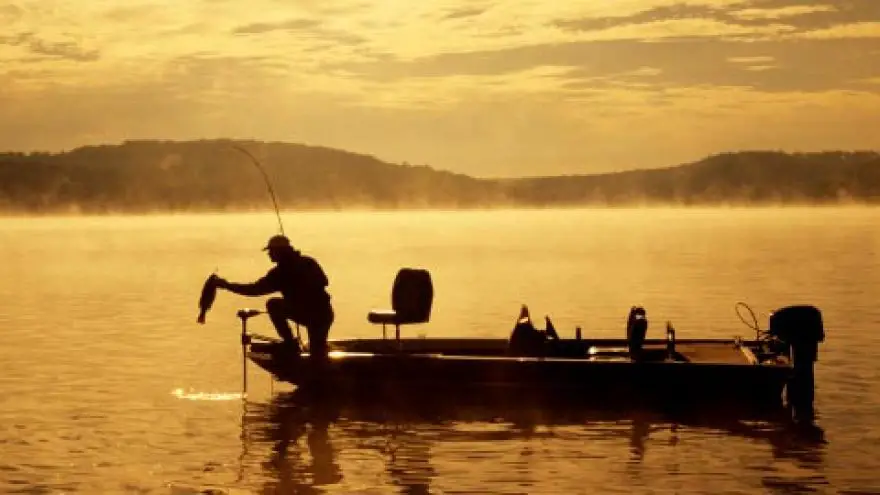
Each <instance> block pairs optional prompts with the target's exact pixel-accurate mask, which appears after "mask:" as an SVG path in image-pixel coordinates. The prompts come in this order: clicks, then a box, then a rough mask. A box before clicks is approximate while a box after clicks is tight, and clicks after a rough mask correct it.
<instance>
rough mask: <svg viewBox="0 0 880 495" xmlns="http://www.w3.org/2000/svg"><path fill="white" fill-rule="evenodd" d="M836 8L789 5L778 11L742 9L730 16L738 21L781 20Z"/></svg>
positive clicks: (831, 6)
mask: <svg viewBox="0 0 880 495" xmlns="http://www.w3.org/2000/svg"><path fill="white" fill-rule="evenodd" d="M835 11H837V8H836V7H835V6H833V5H791V6H788V7H781V8H778V9H743V10H734V11H732V12H731V13H730V15H731V16H733V17H735V18H739V19H746V20H756V19H782V18H784V17H794V16H802V15H806V14H815V13H819V12H835Z"/></svg>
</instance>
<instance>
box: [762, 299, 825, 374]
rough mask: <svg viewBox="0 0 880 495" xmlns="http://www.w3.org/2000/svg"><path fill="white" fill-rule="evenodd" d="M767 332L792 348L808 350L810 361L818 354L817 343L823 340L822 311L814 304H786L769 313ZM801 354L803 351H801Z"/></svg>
mask: <svg viewBox="0 0 880 495" xmlns="http://www.w3.org/2000/svg"><path fill="white" fill-rule="evenodd" d="M768 333H769V334H770V335H771V336H773V337H776V338H778V339H779V340H781V341H782V342H785V343H786V344H788V345H789V346H790V347H791V348H792V349H802V350H808V351H811V352H808V354H810V356H808V357H811V358H812V359H811V361H815V360H816V359H817V355H818V345H819V343H820V342H824V341H825V326H824V324H823V322H822V312H821V311H819V309H818V308H816V307H815V306H810V305H797V306H787V307H784V308H781V309H778V310H776V311H774V312H773V313H772V314H771V315H770V328H769V330H768ZM802 354H803V353H802Z"/></svg>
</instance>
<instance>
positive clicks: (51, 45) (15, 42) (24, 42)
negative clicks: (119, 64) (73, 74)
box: [0, 33, 100, 62]
mask: <svg viewBox="0 0 880 495" xmlns="http://www.w3.org/2000/svg"><path fill="white" fill-rule="evenodd" d="M0 44H3V45H10V46H21V47H25V48H26V49H27V50H28V51H30V52H31V53H33V54H36V55H44V56H47V57H54V58H60V59H65V60H71V61H74V62H93V61H95V60H98V59H99V58H100V52H99V51H98V50H96V49H91V50H90V49H86V48H84V47H82V46H81V45H80V44H79V43H77V42H75V41H70V40H67V41H47V40H44V39H41V38H38V37H37V36H35V35H34V34H33V33H19V34H17V35H14V36H0Z"/></svg>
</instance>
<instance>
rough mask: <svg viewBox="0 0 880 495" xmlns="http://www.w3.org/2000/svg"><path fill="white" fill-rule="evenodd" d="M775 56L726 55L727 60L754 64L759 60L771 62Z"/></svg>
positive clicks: (735, 62)
mask: <svg viewBox="0 0 880 495" xmlns="http://www.w3.org/2000/svg"><path fill="white" fill-rule="evenodd" d="M774 60H775V58H773V57H768V56H760V55H759V56H752V57H728V58H727V61H728V62H731V63H734V64H755V63H761V62H773V61H774Z"/></svg>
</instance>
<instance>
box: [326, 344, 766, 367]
mask: <svg viewBox="0 0 880 495" xmlns="http://www.w3.org/2000/svg"><path fill="white" fill-rule="evenodd" d="M329 344H330V350H331V351H336V352H337V353H370V354H392V353H393V354H400V353H403V354H412V355H415V354H430V355H438V356H473V357H496V356H497V357H502V356H509V354H508V342H507V340H505V339H470V338H467V339H457V338H432V339H419V338H415V339H400V340H399V341H398V340H396V339H350V340H333V341H330V343H329ZM754 346H755V344H754V343H751V342H742V343H737V342H736V341H734V340H733V339H688V340H678V341H676V344H675V357H674V358H673V359H669V356H668V353H667V343H666V341H665V340H648V341H646V342H645V344H644V346H643V360H649V361H654V360H664V361H679V362H688V363H705V364H739V365H743V364H757V359H756V357H755V354H754V352H753V348H754ZM543 357H546V358H566V359H583V360H588V361H603V362H615V361H616V362H631V361H632V359H631V358H630V355H629V351H628V348H627V344H626V341H625V340H624V339H585V340H574V339H570V340H569V339H563V340H560V341H557V342H555V343H554V346H553V347H552V348H550V351H549V353H548V354H546V355H545V356H543Z"/></svg>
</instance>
